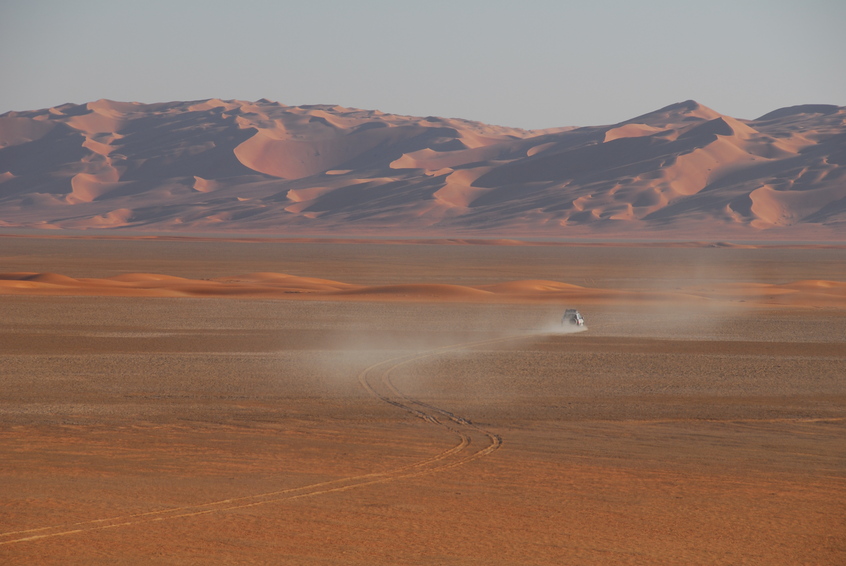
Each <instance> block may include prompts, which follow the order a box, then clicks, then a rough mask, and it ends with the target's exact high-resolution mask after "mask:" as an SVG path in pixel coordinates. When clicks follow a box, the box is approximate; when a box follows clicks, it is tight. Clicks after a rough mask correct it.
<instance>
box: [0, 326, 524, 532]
mask: <svg viewBox="0 0 846 566" xmlns="http://www.w3.org/2000/svg"><path fill="white" fill-rule="evenodd" d="M510 339H512V337H506V338H495V339H492V340H483V341H479V342H469V343H463V344H455V345H451V346H446V347H443V348H437V349H434V350H430V351H428V352H424V353H415V354H411V355H404V356H399V357H396V358H391V359H389V360H384V361H382V362H378V363H376V364H373V365H371V366H369V367H367V368H366V369H364V370H363V371H362V372H361V373H359V374H358V381H359V383H360V384H361V386H362V387H363V388H364V389H365V390H366V391H367V392H368V393H370V395H372V396H373V397H376V398H377V399H379V400H381V401H383V402H385V403H388V404H389V405H392V406H394V407H397V408H398V409H402V410H404V411H406V412H408V413H410V414H412V415H414V416H415V417H418V418H420V419H422V420H424V421H426V422H428V423H430V424H432V425H435V426H439V427H443V428H444V429H446V430H448V431H449V432H450V433H451V434H453V435H455V436H456V439H457V443H456V444H455V445H454V446H451V447H450V448H447V449H446V450H443V451H442V452H440V453H438V454H436V455H434V456H431V457H429V458H426V459H424V460H421V461H419V462H415V463H413V464H408V465H406V466H402V467H399V468H395V469H393V470H388V471H384V472H373V473H370V474H363V475H357V476H350V477H347V478H339V479H336V480H330V481H325V482H319V483H314V484H311V485H306V486H301V487H293V488H288V489H282V490H278V491H272V492H266V493H260V494H256V495H248V496H243V497H233V498H229V499H221V500H218V501H212V502H209V503H202V504H198V505H187V506H182V507H171V508H168V509H161V510H157V511H147V512H144V513H135V514H130V515H122V516H118V517H109V518H105V519H93V520H89V521H80V522H78V523H70V524H64V525H55V526H49V527H38V528H33V529H25V530H17V531H8V532H5V533H0V546H3V545H9V544H15V543H21V542H30V541H37V540H44V539H48V538H54V537H63V536H71V535H76V534H82V533H87V532H92V531H99V530H106V529H114V528H119V527H128V526H133V525H139V524H143V523H153V522H159V521H167V520H172V519H179V518H185V517H196V516H200V515H207V514H210V513H220V512H224V511H232V510H236V509H246V508H250V507H256V506H259V505H267V504H270V503H278V502H282V501H292V500H296V499H303V498H306V497H315V496H318V495H326V494H330V493H339V492H344V491H349V490H352V489H356V488H360V487H366V486H371V485H377V484H382V483H388V482H393V481H397V480H402V479H406V478H412V477H417V476H423V475H427V474H433V473H437V472H442V471H446V470H449V469H452V468H456V467H458V466H462V465H465V464H467V463H469V462H472V461H473V460H476V459H478V458H482V457H484V456H487V455H488V454H490V453H492V452H494V451H495V450H497V449H498V448H499V447H500V446H502V439H501V438H500V437H499V436H498V435H497V434H494V433H492V432H490V431H487V430H485V429H483V428H482V427H479V426H477V425H475V424H473V423H472V422H470V421H469V420H467V419H465V418H463V417H460V416H458V415H456V414H454V413H451V412H449V411H447V410H445V409H441V408H439V407H436V406H434V405H431V404H428V403H424V402H423V401H419V400H416V399H412V398H410V397H408V396H406V395H404V394H403V393H401V392H400V391H399V390H398V389H397V388H396V387H395V386H394V384H393V383H392V382H391V379H390V377H391V374H392V373H394V372H395V371H396V370H397V369H398V368H400V367H402V366H404V365H406V364H409V363H412V362H415V361H418V360H422V359H425V358H429V357H433V356H437V355H440V354H443V353H446V352H449V351H453V350H459V349H463V348H470V347H474V346H482V345H486V344H492V343H495V342H502V341H505V340H510ZM442 419H443V420H442Z"/></svg>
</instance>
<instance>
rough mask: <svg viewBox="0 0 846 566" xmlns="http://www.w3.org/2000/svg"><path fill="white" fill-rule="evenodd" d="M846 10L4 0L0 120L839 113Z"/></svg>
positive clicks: (746, 4) (525, 120)
mask: <svg viewBox="0 0 846 566" xmlns="http://www.w3.org/2000/svg"><path fill="white" fill-rule="evenodd" d="M844 29H846V1H843V0H799V1H787V0H762V1H759V0H730V1H722V0H720V1H710V2H706V1H698V2H694V1H688V0H669V1H659V0H640V1H634V0H627V1H622V0H616V1H614V0H591V1H588V0H585V1H582V2H571V1H567V0H558V1H548V0H536V1H533V0H521V1H520V2H517V1H515V0H510V1H499V0H484V1H477V0H451V1H441V0H428V1H422V0H415V1H404V0H356V1H351V0H335V1H329V0H301V1H287V0H277V1H271V0H227V1H219V0H204V1H195V0H181V1H180V0H167V1H160V0H135V1H123V0H75V1H73V2H70V1H67V0H0V113H4V112H7V111H10V110H34V109H40V108H48V107H51V106H56V105H59V104H63V103H66V102H73V103H77V104H79V103H85V102H90V101H93V100H98V99H100V98H108V99H112V100H121V101H139V102H166V101H172V100H201V99H208V98H222V99H240V100H257V99H259V98H267V99H270V100H274V101H277V102H280V103H283V104H287V105H292V106H293V105H300V104H339V105H341V106H346V107H354V108H363V109H374V110H381V111H383V112H388V113H393V114H405V115H413V116H441V117H450V118H465V119H468V120H478V121H481V122H485V123H489V124H497V125H503V126H511V127H519V128H526V129H540V128H553V127H560V126H586V125H600V124H613V123H616V122H619V121H622V120H626V119H629V118H633V117H635V116H637V115H640V114H644V113H646V112H650V111H652V110H656V109H658V108H661V107H663V106H666V105H668V104H672V103H674V102H680V101H683V100H688V99H694V100H696V101H698V102H700V103H701V104H704V105H705V106H708V107H710V108H712V109H714V110H716V111H718V112H721V113H723V114H727V115H730V116H733V117H736V118H746V119H751V118H756V117H758V116H760V115H763V114H765V113H767V112H769V111H771V110H775V109H777V108H782V107H785V106H792V105H797V104H812V103H813V104H836V105H841V106H842V105H846V72H844V70H846V33H844V32H843V30H844Z"/></svg>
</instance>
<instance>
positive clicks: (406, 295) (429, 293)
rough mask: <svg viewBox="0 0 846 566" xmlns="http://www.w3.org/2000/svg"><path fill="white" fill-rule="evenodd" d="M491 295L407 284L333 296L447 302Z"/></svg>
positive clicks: (453, 287) (451, 287) (469, 289)
mask: <svg viewBox="0 0 846 566" xmlns="http://www.w3.org/2000/svg"><path fill="white" fill-rule="evenodd" d="M491 295H492V293H490V292H489V291H483V290H481V289H474V288H472V287H465V286H463V285H445V284H430V285H427V284H409V285H381V286H380V285H377V286H371V287H361V288H358V289H352V290H349V291H341V292H339V293H336V294H335V296H350V297H356V296H358V297H361V296H368V297H373V298H378V297H381V298H385V299H410V300H414V299H426V300H433V301H449V300H453V301H454V300H468V299H469V300H473V299H479V298H490V296H491Z"/></svg>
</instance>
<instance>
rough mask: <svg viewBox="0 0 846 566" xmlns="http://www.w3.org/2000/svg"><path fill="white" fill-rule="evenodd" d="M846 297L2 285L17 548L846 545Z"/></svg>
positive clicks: (5, 405) (575, 251) (247, 258)
mask: <svg viewBox="0 0 846 566" xmlns="http://www.w3.org/2000/svg"><path fill="white" fill-rule="evenodd" d="M7 241H8V240H7ZM16 242H17V243H15V244H14V245H10V246H5V247H4V248H3V249H2V251H0V259H2V265H0V271H3V272H35V273H44V272H53V273H61V274H64V275H67V276H69V277H77V278H83V277H98V278H105V277H114V276H120V275H122V274H126V273H166V274H169V275H173V276H179V277H190V278H195V279H198V280H201V279H205V278H214V277H222V276H227V275H231V274H234V273H247V272H266V271H269V272H278V273H291V274H295V275H297V276H301V277H320V278H327V279H332V280H337V281H345V282H348V283H350V284H355V285H396V284H409V283H423V284H431V285H442V284H450V285H454V284H460V285H469V286H477V285H496V284H502V283H504V282H507V281H515V280H529V279H543V280H553V281H560V282H563V283H567V284H572V285H581V286H587V287H598V288H606V289H619V290H637V291H639V292H644V291H646V290H650V291H652V292H661V290H662V289H664V290H671V289H674V288H675V287H676V286H685V287H690V286H697V285H698V286H702V287H708V286H713V285H717V284H719V285H727V284H733V285H736V284H743V285H747V284H748V283H763V284H768V285H785V284H789V283H791V282H792V281H796V280H815V281H840V282H842V281H846V266H844V262H843V261H842V250H737V249H716V250H714V249H710V250H709V249H680V250H679V249H665V250H658V251H656V250H654V249H643V250H637V249H636V250H632V249H622V248H601V249H599V250H596V249H592V250H591V249H587V248H550V249H547V248H543V249H541V248H537V249H535V248H532V249H528V248H527V249H528V250H529V251H527V249H517V250H515V249H514V248H507V247H474V246H453V247H443V246H379V245H362V246H357V245H330V244H326V245H316V244H311V245H309V244H302V245H272V244H240V245H236V244H232V243H222V244H209V243H196V244H187V243H173V242H171V243H161V242H158V243H154V242H122V243H121V242H100V241H89V242H65V241H61V240H59V241H53V242H52V243H46V244H45V242H44V241H40V240H39V241H36V240H29V239H20V240H16ZM5 243H6V242H4V244H5ZM838 305H839V303H835V304H833V305H829V306H819V305H817V306H812V305H811V306H809V305H803V304H790V305H785V304H773V305H767V304H766V303H755V304H749V303H740V302H737V301H736V298H735V299H733V300H732V301H726V300H710V299H702V298H699V299H697V300H691V301H689V302H679V301H676V300H673V301H667V302H666V303H664V304H661V303H659V302H655V301H653V302H650V303H648V304H644V303H642V302H638V301H630V300H628V299H623V298H620V297H617V298H616V299H608V298H607V297H606V298H605V299H603V300H598V299H597V300H594V301H592V302H589V303H587V304H585V305H582V304H573V305H570V304H566V305H565V304H556V303H554V302H541V303H537V302H528V303H527V302H523V303H520V302H500V303H495V304H494V303H485V302H462V301H450V302H444V301H442V300H439V298H438V297H435V298H434V299H432V300H429V301H419V300H415V301H402V300H392V301H384V300H368V301H361V300H356V301H350V300H310V301H299V300H293V301H292V300H279V299H255V298H214V297H212V298H196V297H178V298H155V297H121V296H31V295H2V296H0V316H2V320H3V325H2V326H0V348H2V349H0V352H1V353H2V357H0V384H2V388H0V418H1V419H2V420H0V462H2V464H0V501H2V505H0V559H1V560H2V562H4V563H9V564H32V563H39V564H98V563H139V564H140V563H143V564H151V563H153V564H172V563H274V564H280V563H281V564H337V563H343V564H432V563H439V564H608V563H618V564H703V565H704V564H842V563H843V562H844V559H846V521H845V520H846V456H844V451H843V446H844V441H845V440H846V430H844V419H846V409H844V407H845V406H846V381H844V379H843V378H844V375H846V346H845V345H846V310H844V309H843V308H842V307H841V306H838ZM565 306H575V307H577V308H580V309H581V310H582V312H583V314H584V315H585V317H586V319H587V322H588V326H589V329H588V330H587V331H586V332H581V333H574V334H566V333H562V332H561V331H560V328H559V327H557V326H556V322H557V317H558V316H559V314H560V311H561V309H562V308H563V307H565Z"/></svg>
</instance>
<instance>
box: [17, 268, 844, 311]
mask: <svg viewBox="0 0 846 566" xmlns="http://www.w3.org/2000/svg"><path fill="white" fill-rule="evenodd" d="M2 294H10V295H104V296H123V297H233V298H237V297H242V298H256V297H261V298H277V299H316V300H338V301H344V300H365V301H418V302H420V301H422V302H442V301H460V302H482V303H483V302H505V303H509V302H512V303H520V302H554V303H562V302H563V303H568V304H570V303H576V302H578V303H580V304H591V303H598V302H605V301H615V302H619V303H638V304H650V303H668V302H669V303H672V302H691V301H693V302H701V301H718V302H731V303H745V304H746V305H747V306H754V305H768V306H793V307H805V308H808V307H826V308H846V282H842V281H823V280H803V281H794V282H791V283H785V284H768V283H726V284H721V285H715V286H710V287H687V288H677V289H672V290H655V289H602V288H591V287H584V286H580V285H573V284H569V283H562V282H558V281H544V280H524V281H509V282H504V283H498V284H493V285H475V286H474V285H457V284H443V283H437V284H434V283H407V284H392V285H354V284H351V283H343V282H340V281H332V280H328V279H318V278H313V277H303V276H296V275H288V274H284V273H268V272H260V273H247V274H243V275H236V276H227V277H217V278H213V279H188V278H183V277H175V276H172V275H164V274H156V273H126V274H122V275H117V276H113V277H106V278H74V277H68V276H66V275H61V274H58V273H29V272H15V273H0V295H2Z"/></svg>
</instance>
